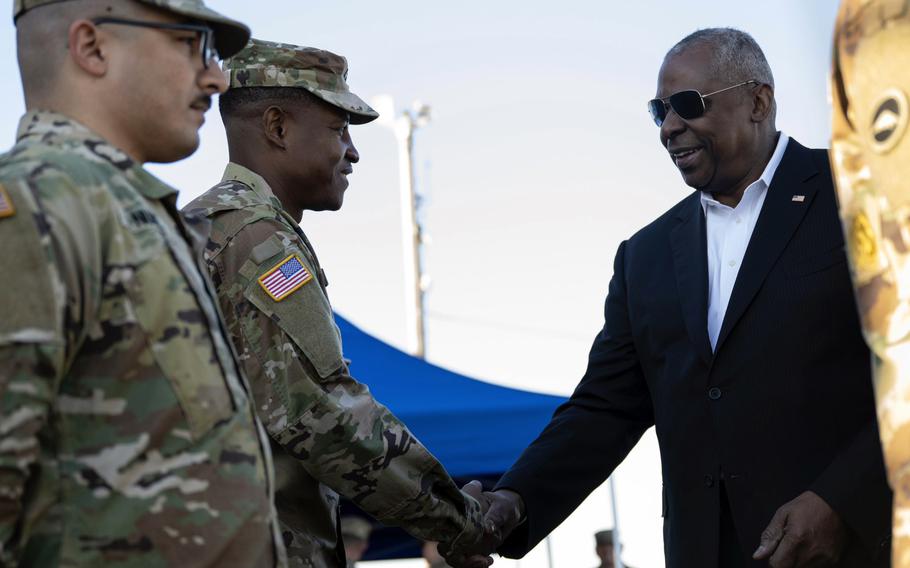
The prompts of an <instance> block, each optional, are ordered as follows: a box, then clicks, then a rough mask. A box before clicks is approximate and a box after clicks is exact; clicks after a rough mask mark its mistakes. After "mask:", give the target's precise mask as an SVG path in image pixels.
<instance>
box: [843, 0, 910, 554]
mask: <svg viewBox="0 0 910 568" xmlns="http://www.w3.org/2000/svg"><path fill="white" fill-rule="evenodd" d="M831 90H832V94H833V96H834V125H833V141H832V145H831V161H832V163H833V165H834V172H835V176H836V181H837V189H838V196H839V202H840V208H841V216H842V219H843V224H844V230H845V233H846V238H847V243H848V249H849V250H848V252H849V257H850V261H851V269H852V272H853V277H854V283H855V285H856V295H857V303H858V305H859V309H860V312H861V316H862V322H863V330H864V333H865V336H866V340H867V341H868V343H869V346H870V348H871V350H872V353H873V365H874V382H875V397H876V409H877V413H878V423H879V431H880V433H881V440H882V446H883V449H884V456H885V465H886V468H887V471H888V478H889V482H890V484H891V487H892V489H893V490H894V530H893V540H892V547H893V548H892V560H893V565H894V566H895V567H910V404H908V403H910V136H908V134H907V123H908V117H910V102H908V101H910V1H908V0H844V1H843V2H842V3H841V8H840V13H839V16H838V21H837V28H836V30H835V46H834V73H833V77H832V89H831Z"/></svg>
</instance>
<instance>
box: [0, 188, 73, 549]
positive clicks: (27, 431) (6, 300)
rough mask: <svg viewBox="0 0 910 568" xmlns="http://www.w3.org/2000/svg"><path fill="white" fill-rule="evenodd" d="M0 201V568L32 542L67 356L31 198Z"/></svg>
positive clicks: (14, 191)
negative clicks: (30, 507)
mask: <svg viewBox="0 0 910 568" xmlns="http://www.w3.org/2000/svg"><path fill="white" fill-rule="evenodd" d="M0 193H2V194H3V195H2V197H3V198H4V199H5V200H7V201H6V202H7V203H8V204H11V205H9V207H8V209H7V210H6V214H5V215H4V216H3V217H2V218H0V267H2V269H3V272H4V278H3V284H2V285H0V313H2V314H3V317H2V318H0V565H7V564H12V565H15V564H16V559H17V557H18V555H19V553H20V550H21V546H22V544H23V543H24V542H25V541H26V540H27V539H28V537H29V531H28V526H29V524H30V520H31V519H28V518H26V515H25V512H24V508H23V503H24V501H25V499H26V496H25V490H26V485H27V484H28V485H31V486H34V483H30V481H31V480H32V479H34V478H35V477H38V476H39V474H40V472H39V471H38V470H39V465H40V462H41V459H40V458H41V454H42V451H43V449H44V448H42V444H41V442H40V440H41V439H42V438H41V436H39V433H40V431H41V430H42V429H43V428H44V426H45V424H46V423H47V419H48V415H49V412H50V406H51V404H52V401H53V398H54V394H53V393H54V391H55V382H56V380H57V378H58V377H59V375H60V370H61V368H62V366H63V359H64V355H65V354H64V342H63V338H62V334H61V315H62V313H63V307H62V306H63V297H62V292H61V289H62V288H61V286H60V281H59V278H58V277H57V273H56V271H55V270H54V269H53V260H52V259H53V255H52V254H51V246H50V235H49V231H48V225H47V223H46V222H45V218H44V215H43V214H42V213H39V212H38V210H37V208H36V207H35V203H34V201H33V200H32V196H31V194H30V193H29V192H28V190H26V189H23V188H20V187H18V186H17V185H15V184H11V183H8V184H5V185H3V186H0ZM33 497H34V496H31V497H29V498H30V499H31V498H33Z"/></svg>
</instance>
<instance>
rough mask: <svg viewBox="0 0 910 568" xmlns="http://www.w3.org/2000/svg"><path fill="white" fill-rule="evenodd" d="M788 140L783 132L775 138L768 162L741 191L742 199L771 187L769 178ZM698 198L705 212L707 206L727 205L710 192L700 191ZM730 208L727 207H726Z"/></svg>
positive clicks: (780, 158)
mask: <svg viewBox="0 0 910 568" xmlns="http://www.w3.org/2000/svg"><path fill="white" fill-rule="evenodd" d="M789 141H790V137H789V136H787V135H786V134H785V133H784V132H781V133H780V136H778V138H777V146H775V148H774V152H773V153H772V154H771V159H770V160H768V164H767V165H766V166H765V169H764V171H763V172H762V174H761V176H759V178H758V179H757V180H755V181H754V182H752V183H751V184H749V186H748V187H747V188H746V191H745V192H744V193H743V201H747V199H746V198H747V196H751V194H752V193H762V192H764V191H765V190H767V189H768V188H769V187H771V180H773V179H774V174H775V173H776V172H777V168H778V166H780V162H781V160H782V159H783V158H784V152H786V151H787V143H788V142H789ZM699 198H700V200H701V207H702V210H703V211H704V212H705V213H706V214H707V212H708V206H712V207H713V206H719V207H727V206H726V205H724V204H723V203H721V202H719V201H717V200H716V199H714V196H713V195H711V193H710V192H707V191H702V192H700V193H699ZM727 208H728V209H730V208H729V207H727Z"/></svg>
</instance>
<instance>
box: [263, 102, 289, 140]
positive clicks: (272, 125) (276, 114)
mask: <svg viewBox="0 0 910 568" xmlns="http://www.w3.org/2000/svg"><path fill="white" fill-rule="evenodd" d="M287 123H288V114H287V113H286V112H284V110H282V109H281V107H279V106H275V105H272V106H270V107H269V108H267V109H265V111H264V112H263V113H262V132H263V134H265V139H266V140H268V141H269V143H270V144H273V145H275V146H277V147H278V148H281V149H282V150H286V149H287V146H288V145H287V135H288V132H287Z"/></svg>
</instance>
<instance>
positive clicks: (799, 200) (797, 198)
mask: <svg viewBox="0 0 910 568" xmlns="http://www.w3.org/2000/svg"><path fill="white" fill-rule="evenodd" d="M805 200H806V196H805V195H794V196H793V199H791V200H790V201H795V202H796V203H802V202H803V201H805Z"/></svg>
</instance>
